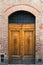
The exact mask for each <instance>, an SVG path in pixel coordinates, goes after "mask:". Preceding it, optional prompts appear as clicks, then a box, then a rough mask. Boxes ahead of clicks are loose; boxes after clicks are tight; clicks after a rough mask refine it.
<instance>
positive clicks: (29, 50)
mask: <svg viewBox="0 0 43 65" xmlns="http://www.w3.org/2000/svg"><path fill="white" fill-rule="evenodd" d="M33 41H34V40H33V31H29V30H27V31H24V55H33V48H34V46H33Z"/></svg>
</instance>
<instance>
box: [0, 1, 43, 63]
mask: <svg viewBox="0 0 43 65" xmlns="http://www.w3.org/2000/svg"><path fill="white" fill-rule="evenodd" d="M20 10H21V11H27V12H30V13H32V14H33V15H34V16H35V63H38V62H41V63H42V62H43V0H3V1H2V0H0V57H1V55H2V54H3V55H4V59H6V60H7V62H8V50H9V48H8V46H9V39H8V38H9V33H8V31H9V26H8V25H9V23H8V17H9V16H10V15H11V14H12V13H13V12H16V11H20ZM0 62H1V61H0Z"/></svg>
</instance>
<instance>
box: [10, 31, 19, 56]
mask: <svg viewBox="0 0 43 65" xmlns="http://www.w3.org/2000/svg"><path fill="white" fill-rule="evenodd" d="M9 37H10V39H9V54H10V56H13V55H19V54H20V49H19V43H20V31H18V30H10V32H9Z"/></svg>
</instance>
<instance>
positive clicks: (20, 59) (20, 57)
mask: <svg viewBox="0 0 43 65" xmlns="http://www.w3.org/2000/svg"><path fill="white" fill-rule="evenodd" d="M8 21H9V44H8V46H9V47H8V52H9V63H14V64H15V63H16V64H17V63H19V64H20V63H21V64H22V63H23V64H24V63H26V64H32V63H35V60H34V59H35V16H34V15H33V14H32V13H30V12H27V11H23V10H21V11H16V12H14V13H12V14H11V15H9V17H8Z"/></svg>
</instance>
